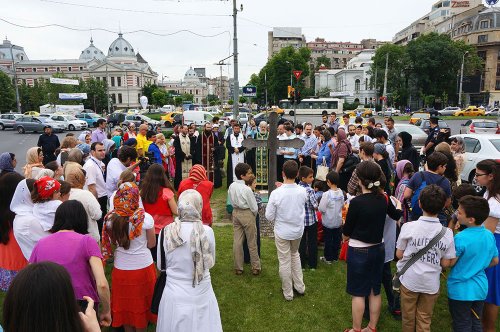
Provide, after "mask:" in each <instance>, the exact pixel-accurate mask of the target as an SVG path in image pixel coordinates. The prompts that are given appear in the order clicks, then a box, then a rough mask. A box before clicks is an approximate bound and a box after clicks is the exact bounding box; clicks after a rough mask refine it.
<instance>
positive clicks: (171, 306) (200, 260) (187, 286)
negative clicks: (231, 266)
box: [156, 189, 222, 332]
mask: <svg viewBox="0 0 500 332" xmlns="http://www.w3.org/2000/svg"><path fill="white" fill-rule="evenodd" d="M202 205H203V202H202V198H201V195H200V194H199V193H198V192H197V191H196V190H193V189H189V190H186V191H184V192H183V193H182V194H181V195H180V197H179V205H178V212H179V217H178V218H176V219H175V221H174V222H173V223H171V224H169V225H168V226H166V227H165V228H164V229H163V230H162V232H164V235H163V236H164V240H163V243H159V244H158V253H157V257H158V262H157V266H158V268H159V269H161V261H162V259H163V258H162V257H161V246H163V248H164V250H165V256H166V264H165V265H166V273H167V282H166V285H165V289H164V291H163V293H164V295H165V296H162V299H161V301H160V307H159V309H158V322H157V326H156V330H157V331H207V332H208V331H210V332H213V331H222V324H221V320H220V313H219V305H218V304H217V299H216V298H215V294H214V291H213V289H212V283H211V280H210V271H209V269H210V268H212V267H213V266H214V264H215V237H214V232H213V230H212V229H211V228H210V227H209V226H206V225H203V224H202V222H201V210H202ZM160 238H161V234H160Z"/></svg>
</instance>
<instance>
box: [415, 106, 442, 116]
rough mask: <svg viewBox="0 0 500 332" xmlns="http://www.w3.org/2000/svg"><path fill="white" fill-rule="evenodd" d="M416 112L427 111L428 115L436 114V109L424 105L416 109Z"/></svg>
mask: <svg viewBox="0 0 500 332" xmlns="http://www.w3.org/2000/svg"><path fill="white" fill-rule="evenodd" d="M418 113H428V114H429V115H430V116H438V115H439V114H438V111H436V109H435V108H434V107H426V108H421V109H419V110H418Z"/></svg>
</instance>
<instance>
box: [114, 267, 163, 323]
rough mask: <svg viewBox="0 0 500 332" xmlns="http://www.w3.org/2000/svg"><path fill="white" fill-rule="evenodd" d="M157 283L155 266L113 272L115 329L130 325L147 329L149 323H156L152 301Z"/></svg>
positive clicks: (115, 269)
mask: <svg viewBox="0 0 500 332" xmlns="http://www.w3.org/2000/svg"><path fill="white" fill-rule="evenodd" d="M155 282H156V268H155V266H154V264H151V265H150V266H148V267H146V268H144V269H140V270H119V269H117V268H113V271H112V272H111V315H112V318H113V323H112V326H113V327H119V326H122V325H130V326H133V327H135V328H138V329H145V328H147V327H148V323H149V322H151V323H156V318H157V316H156V315H154V314H152V313H151V310H150V308H151V300H152V298H153V291H154V288H155Z"/></svg>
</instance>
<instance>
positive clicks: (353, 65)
mask: <svg viewBox="0 0 500 332" xmlns="http://www.w3.org/2000/svg"><path fill="white" fill-rule="evenodd" d="M374 55H375V50H374V49H367V50H362V51H361V52H359V54H357V55H356V56H355V57H353V58H352V59H351V60H349V62H348V63H347V67H346V68H344V69H327V68H320V69H319V70H318V71H317V72H316V73H315V74H314V75H315V80H314V81H315V87H314V90H315V92H316V95H318V93H320V92H322V91H325V90H326V91H328V92H329V94H330V96H331V97H335V98H343V99H344V100H345V101H346V102H348V103H354V102H356V103H360V104H370V103H375V101H376V97H377V95H376V91H375V89H374V88H373V87H372V86H371V82H370V79H371V75H370V73H369V71H370V68H371V65H372V64H373V60H372V58H373V56H374Z"/></svg>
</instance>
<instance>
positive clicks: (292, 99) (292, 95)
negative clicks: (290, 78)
mask: <svg viewBox="0 0 500 332" xmlns="http://www.w3.org/2000/svg"><path fill="white" fill-rule="evenodd" d="M288 100H290V104H292V105H293V103H294V102H295V89H294V88H292V87H291V86H290V85H289V86H288Z"/></svg>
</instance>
